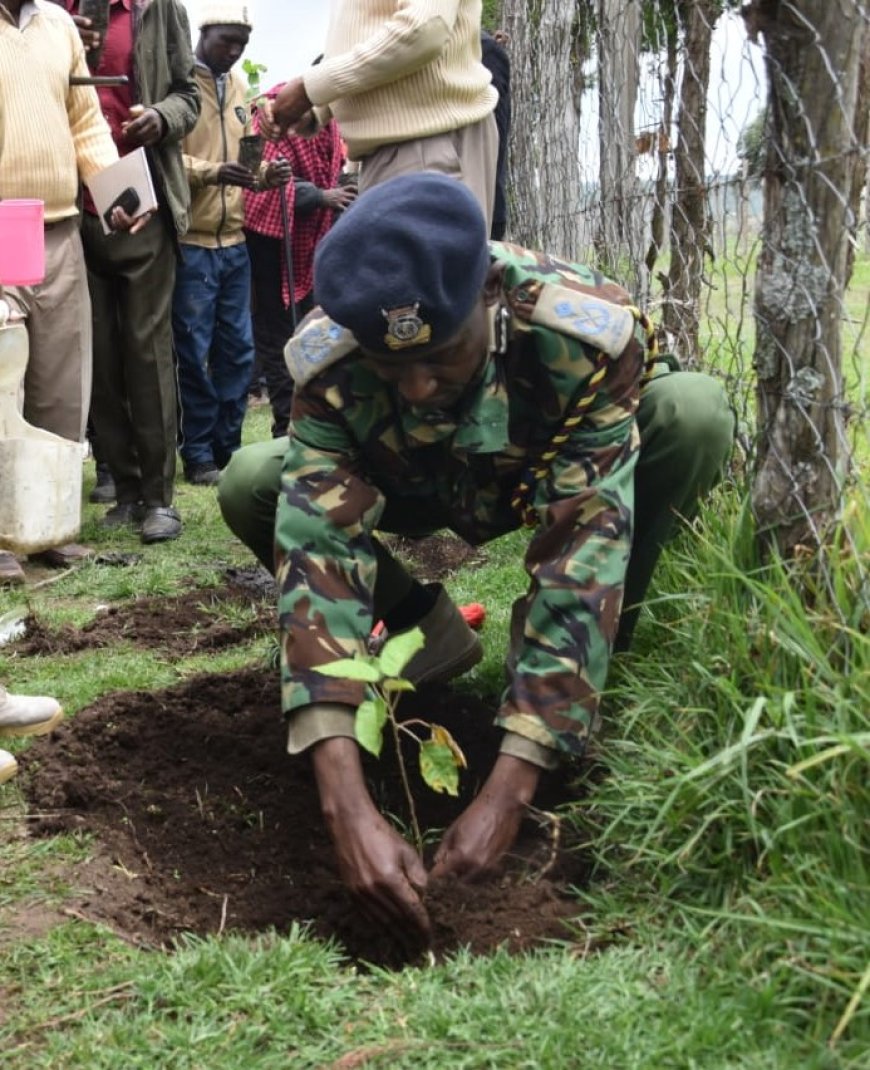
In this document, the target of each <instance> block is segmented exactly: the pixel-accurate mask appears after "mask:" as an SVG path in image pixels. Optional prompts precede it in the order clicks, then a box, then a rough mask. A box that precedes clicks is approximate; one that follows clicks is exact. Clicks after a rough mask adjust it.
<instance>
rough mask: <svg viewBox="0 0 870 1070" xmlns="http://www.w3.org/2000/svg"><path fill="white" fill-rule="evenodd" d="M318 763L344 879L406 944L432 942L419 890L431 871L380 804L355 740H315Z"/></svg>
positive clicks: (371, 912) (324, 804) (319, 782)
mask: <svg viewBox="0 0 870 1070" xmlns="http://www.w3.org/2000/svg"><path fill="white" fill-rule="evenodd" d="M313 764H314V775H315V777H316V779H317V787H318V791H319V792H320V802H321V806H322V807H323V815H324V817H325V819H326V824H327V827H328V828H329V832H330V835H331V836H332V840H333V843H334V844H335V853H336V855H337V857H338V867H339V870H340V872H341V876H342V880H343V881H344V882H345V884H346V885H347V887H348V888H349V890H350V891H351V893H352V894H353V895H354V896H355V897H356V898H357V899H358V900H359V901H360V903H361V905H362V906H363V909H364V910H365V911H366V912H367V913H368V914H369V915H371V917H372V918H374V919H375V920H376V921H377V922H378V923H379V924H381V925H383V926H384V927H385V928H388V929H392V930H393V931H394V932H395V933H396V935H397V936H399V938H400V939H402V938H404V941H405V942H406V943H410V944H421V943H427V942H428V941H429V937H430V925H429V916H428V914H427V913H426V908H425V907H424V906H423V903H422V902H421V900H420V895H419V893H420V892H421V891H422V890H423V889H424V888H425V886H426V870H425V868H424V866H423V863H422V861H421V859H420V857H419V855H418V854H417V852H416V851H415V850H414V849H413V848H412V847H411V846H410V844H408V843H406V842H405V840H403V839H402V837H401V836H400V835H399V834H398V833H397V832H396V831H395V829H393V828H392V826H390V825H389V824H388V822H387V821H385V820H384V818H383V817H382V816H381V815H380V814H379V813H378V811H377V809H376V808H375V805H374V803H373V802H372V800H371V796H370V795H369V793H368V791H367V790H366V786H365V781H364V779H363V774H362V763H361V761H360V755H359V747H358V746H357V744H356V741H355V740H352V739H346V738H338V737H337V738H334V739H327V740H324V741H323V742H322V743H318V744H316V746H315V747H314V750H313Z"/></svg>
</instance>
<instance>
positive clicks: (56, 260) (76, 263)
mask: <svg viewBox="0 0 870 1070" xmlns="http://www.w3.org/2000/svg"><path fill="white" fill-rule="evenodd" d="M6 294H7V296H8V297H10V298H11V299H12V302H13V303H14V304H15V305H16V306H17V307H18V308H19V309H20V310H21V311H22V312H23V313H24V314H25V315H26V316H27V335H28V340H29V344H30V356H29V359H28V362H27V371H26V372H25V375H24V404H23V410H22V411H23V413H24V419H25V420H27V422H28V423H30V424H33V426H34V427H41V428H43V429H44V430H45V431H53V432H54V433H55V434H56V435H60V436H61V437H62V438H69V439H72V440H73V441H74V442H82V441H84V437H85V426H86V424H87V420H88V407H89V405H90V400H91V369H92V359H93V356H92V344H91V300H90V297H89V295H88V276H87V270H86V268H85V257H84V252H83V250H82V241H81V237H80V235H79V221H78V217H73V218H71V219H64V220H61V221H60V222H59V223H53V224H50V225H48V226H47V227H46V228H45V281H44V282H41V283H39V284H38V285H36V286H10V287H8V288H7V290H6Z"/></svg>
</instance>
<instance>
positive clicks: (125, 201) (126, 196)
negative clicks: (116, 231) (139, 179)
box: [103, 186, 139, 230]
mask: <svg viewBox="0 0 870 1070" xmlns="http://www.w3.org/2000/svg"><path fill="white" fill-rule="evenodd" d="M138 207H139V194H138V193H137V192H136V190H135V189H133V187H132V186H128V187H127V188H126V189H123V190H121V192H120V193H119V194H118V196H117V197H116V198H115V199H114V200H113V201H112V203H111V204H110V205H109V207H108V208H107V209H106V210H105V212H103V219H105V221H106V226H107V227H108V228H109V229H110V230H111V228H112V212H114V211H115V209H116V208H123V209H124V211H125V212H126V213H127V215H132V214H133V213H134V212H135V211H136V209H137V208H138Z"/></svg>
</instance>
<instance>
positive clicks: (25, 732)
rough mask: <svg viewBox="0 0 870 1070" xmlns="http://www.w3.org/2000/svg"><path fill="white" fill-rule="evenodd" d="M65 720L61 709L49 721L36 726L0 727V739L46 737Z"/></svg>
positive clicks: (38, 722)
mask: <svg viewBox="0 0 870 1070" xmlns="http://www.w3.org/2000/svg"><path fill="white" fill-rule="evenodd" d="M62 720H63V709H59V710H58V711H57V713H56V714H55V715H54V716H53V717H50V718H49V719H48V720H47V721H37V722H36V723H35V724H25V725H20V726H19V725H0V739H6V738H9V737H11V736H14V737H15V738H16V739H18V738H21V737H22V736H44V735H47V734H48V733H49V732H51V731H52V730H53V729H55V728H57V726H58V725H59V724H60V722H61V721H62Z"/></svg>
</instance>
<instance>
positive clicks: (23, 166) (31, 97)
mask: <svg viewBox="0 0 870 1070" xmlns="http://www.w3.org/2000/svg"><path fill="white" fill-rule="evenodd" d="M87 73H88V68H87V65H86V63H85V54H84V49H83V48H82V43H81V41H80V40H79V35H78V33H77V31H76V28H75V26H74V25H73V23H72V20H71V19H70V17H69V15H67V14H66V12H65V11H63V10H62V9H60V8H58V7H57V6H56V5H54V4H51V3H48V2H46V0H35V2H31V3H26V2H24V0H0V198H3V199H7V198H38V199H39V200H42V201H43V202H44V206H45V207H44V213H45V216H44V218H45V279H44V281H43V282H41V283H39V284H38V285H35V286H26V287H8V288H7V289H6V292H5V297H6V298H7V299H8V300H9V303H10V304H11V305H13V306H14V307H15V309H16V310H17V311H18V312H19V313H20V314H22V315H25V316H26V325H27V333H28V341H29V347H30V356H29V360H28V365H27V372H26V375H25V379H24V418H25V419H26V420H27V421H28V422H29V423H31V424H33V426H34V427H41V428H43V429H44V430H46V431H52V432H54V433H55V434H57V435H60V436H62V437H63V438H68V439H71V440H72V441H74V442H82V441H83V440H84V433H85V424H86V422H87V415H88V405H89V403H90V396H91V348H92V347H91V306H90V299H89V297H88V283H87V274H86V271H85V261H84V255H83V253H82V243H81V238H80V235H79V213H78V205H77V198H78V191H79V181H80V180H81V179H84V180H85V181H87V180H88V179H89V178H90V177H91V176H92V175H94V174H96V173H97V172H98V171H101V170H103V168H105V167H108V166H109V165H110V164H113V163H115V161H116V160H117V159H118V152H117V150H116V148H115V146H114V144H113V142H112V137H111V134H110V132H109V128H108V126H107V125H106V121H105V119H104V118H103V116H102V114H101V112H100V104H99V101H98V99H97V95H96V93H95V92H94V90H93V89H91V88H88V87H85V86H79V87H74V88H70V86H69V80H70V77H71V76H85V75H87ZM123 215H124V214H123V212H117V213H116V216H115V220H114V225H116V226H119V225H120V226H126V227H129V226H130V225H131V224H132V220H130V219H127V218H126V217H124V220H122V219H121V218H120V217H122V216H123ZM147 229H148V228H147V227H146V231H147ZM114 240H117V241H127V240H133V239H131V238H129V237H128V236H127V235H124V236H123V237H121V236H117V237H115V239H114ZM0 493H2V491H0ZM92 553H93V551H91V550H90V549H88V548H87V547H84V546H79V545H77V544H75V543H73V544H68V545H65V546H58V547H55V548H53V549H51V550H48V551H44V552H43V553H41V554H39V555H36V556H37V557H38V558H39V560H41V561H42V562H44V563H46V564H49V565H54V566H66V565H69V564H73V563H75V562H76V561H81V560H83V559H85V558H87V557H90V556H92ZM23 582H24V571H23V569H22V568H21V565H20V564H19V563H18V560H17V559H16V558H15V556H14V555H13V554H11V553H8V552H6V551H0V585H5V584H16V583H23Z"/></svg>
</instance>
